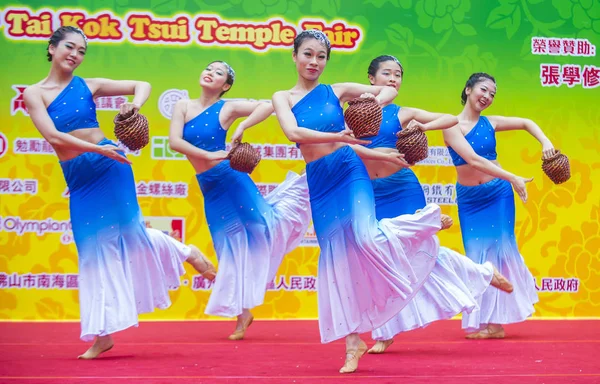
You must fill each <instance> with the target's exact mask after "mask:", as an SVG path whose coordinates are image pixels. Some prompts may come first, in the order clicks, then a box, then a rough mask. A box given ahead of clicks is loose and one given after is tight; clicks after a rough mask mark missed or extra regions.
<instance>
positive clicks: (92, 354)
mask: <svg viewBox="0 0 600 384" xmlns="http://www.w3.org/2000/svg"><path fill="white" fill-rule="evenodd" d="M113 345H114V342H113V339H112V337H110V335H108V336H98V337H96V341H94V345H92V346H91V347H90V349H88V350H87V351H85V353H84V354H83V355H79V356H77V358H78V359H82V360H91V359H95V358H96V357H98V356H99V355H100V354H101V353H104V352H106V351H108V350H110V349H111V348H112V347H113Z"/></svg>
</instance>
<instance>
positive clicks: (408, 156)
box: [396, 128, 429, 164]
mask: <svg viewBox="0 0 600 384" xmlns="http://www.w3.org/2000/svg"><path fill="white" fill-rule="evenodd" d="M397 136H398V140H396V149H397V150H398V152H400V153H402V154H404V160H406V162H407V163H409V164H415V163H418V162H419V161H421V160H425V159H426V158H427V156H428V155H429V147H428V145H427V135H425V134H424V133H423V132H421V130H419V129H416V128H415V129H403V130H401V131H400V132H398V135H397Z"/></svg>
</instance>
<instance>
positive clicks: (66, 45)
mask: <svg viewBox="0 0 600 384" xmlns="http://www.w3.org/2000/svg"><path fill="white" fill-rule="evenodd" d="M86 47H87V44H86V42H85V40H84V39H83V36H81V35H80V34H78V33H67V34H66V35H65V38H64V39H63V40H61V41H59V42H58V44H57V45H56V46H54V45H50V46H49V47H48V52H49V53H50V55H52V62H53V63H54V65H58V66H59V67H60V68H61V69H64V70H65V71H69V72H73V71H74V70H75V69H76V68H77V67H79V65H80V64H81V62H82V61H83V58H84V56H85V50H86Z"/></svg>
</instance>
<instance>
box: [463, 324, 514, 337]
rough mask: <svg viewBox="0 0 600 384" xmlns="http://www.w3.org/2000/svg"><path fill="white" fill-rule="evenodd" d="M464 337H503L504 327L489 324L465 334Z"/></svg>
mask: <svg viewBox="0 0 600 384" xmlns="http://www.w3.org/2000/svg"><path fill="white" fill-rule="evenodd" d="M465 338H467V339H469V340H481V339H504V328H502V326H501V325H499V324H489V325H488V326H487V327H485V328H484V329H482V330H480V331H479V332H474V333H469V334H467V336H465Z"/></svg>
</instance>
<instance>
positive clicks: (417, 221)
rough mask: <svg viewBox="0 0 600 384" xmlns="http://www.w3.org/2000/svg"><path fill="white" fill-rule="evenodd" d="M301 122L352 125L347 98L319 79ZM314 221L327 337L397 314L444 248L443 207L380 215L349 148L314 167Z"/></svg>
mask: <svg viewBox="0 0 600 384" xmlns="http://www.w3.org/2000/svg"><path fill="white" fill-rule="evenodd" d="M292 113H293V114H294V116H295V118H296V121H297V124H298V126H299V127H303V128H308V129H313V130H316V131H320V132H339V131H342V130H343V129H344V118H343V112H342V108H341V107H340V102H339V100H338V98H337V96H336V95H335V93H334V92H333V89H332V88H331V86H329V85H323V84H321V85H318V86H317V87H316V88H314V89H313V90H312V91H311V92H309V93H308V94H307V95H306V96H304V98H302V99H301V100H300V101H299V102H298V103H297V104H296V105H295V106H294V107H293V108H292ZM306 173H307V175H308V186H309V191H310V205H311V210H312V217H313V224H314V227H315V232H316V235H317V240H318V242H319V247H320V250H321V253H320V256H319V266H318V279H317V291H318V304H319V329H320V333H321V341H322V342H323V343H327V342H330V341H333V340H336V339H339V338H342V337H345V336H347V335H349V334H351V333H362V332H368V331H372V330H373V329H375V328H377V327H380V326H382V325H383V324H385V323H386V322H387V321H388V320H390V319H391V318H392V317H393V316H395V315H396V314H397V313H398V312H400V310H401V309H402V308H404V306H406V305H407V304H408V303H409V301H410V300H411V299H412V297H413V296H414V295H415V294H416V293H417V291H418V290H419V288H421V285H422V284H423V283H424V282H425V281H426V279H427V277H428V276H429V273H430V272H431V270H432V269H433V268H434V266H435V263H436V258H437V254H438V242H437V237H436V236H435V234H436V233H437V231H439V229H440V209H439V207H438V206H437V205H428V206H426V207H425V208H424V209H423V210H422V211H421V212H420V213H418V214H416V215H405V216H402V217H400V218H391V219H383V220H381V221H377V219H376V217H375V197H374V195H373V187H372V186H371V180H370V179H369V175H368V174H367V170H366V168H365V166H364V164H363V162H362V161H361V160H360V158H359V157H358V156H357V155H356V153H355V152H354V151H353V150H352V149H351V147H349V146H344V147H342V148H340V149H338V150H336V151H335V152H333V153H331V154H329V155H326V156H324V157H322V158H320V159H318V160H315V161H312V162H310V163H308V164H307V166H306Z"/></svg>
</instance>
